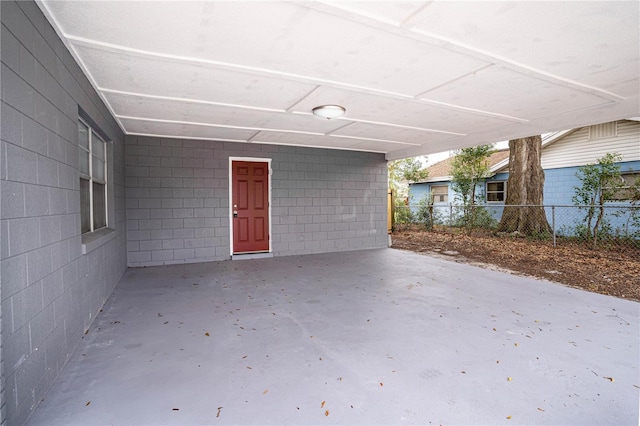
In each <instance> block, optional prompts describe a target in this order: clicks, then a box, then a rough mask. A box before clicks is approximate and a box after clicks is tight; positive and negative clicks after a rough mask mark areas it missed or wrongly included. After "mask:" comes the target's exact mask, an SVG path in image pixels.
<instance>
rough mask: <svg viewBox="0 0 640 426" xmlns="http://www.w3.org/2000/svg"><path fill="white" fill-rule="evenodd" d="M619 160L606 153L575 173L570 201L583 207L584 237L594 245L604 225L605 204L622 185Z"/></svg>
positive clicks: (613, 155)
mask: <svg viewBox="0 0 640 426" xmlns="http://www.w3.org/2000/svg"><path fill="white" fill-rule="evenodd" d="M621 160H622V156H621V155H620V154H618V153H608V154H605V156H604V157H601V158H598V159H597V160H596V163H595V164H586V165H584V166H582V167H580V168H579V169H578V172H577V173H576V177H577V178H578V179H579V180H580V183H581V184H580V186H576V187H574V191H575V192H574V196H573V198H572V200H573V203H574V204H575V205H577V206H587V207H586V210H587V214H586V216H585V226H586V234H587V237H588V238H590V239H593V241H594V244H596V243H597V240H598V233H599V232H600V231H602V229H603V227H605V226H606V220H605V207H604V205H605V203H606V202H607V201H612V200H614V199H615V196H616V194H617V193H618V192H619V191H620V190H621V189H622V187H623V186H624V182H623V181H622V177H621V173H620V165H618V164H617V163H619V162H620V161H621ZM632 195H633V188H632Z"/></svg>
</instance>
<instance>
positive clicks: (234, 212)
mask: <svg viewBox="0 0 640 426" xmlns="http://www.w3.org/2000/svg"><path fill="white" fill-rule="evenodd" d="M233 217H234V218H236V217H238V211H237V210H234V211H233Z"/></svg>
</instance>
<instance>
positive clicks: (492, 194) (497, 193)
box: [487, 182, 507, 202]
mask: <svg viewBox="0 0 640 426" xmlns="http://www.w3.org/2000/svg"><path fill="white" fill-rule="evenodd" d="M506 196H507V182H487V201H489V202H504V200H505V199H506Z"/></svg>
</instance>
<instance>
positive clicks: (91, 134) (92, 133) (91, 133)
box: [78, 117, 109, 235]
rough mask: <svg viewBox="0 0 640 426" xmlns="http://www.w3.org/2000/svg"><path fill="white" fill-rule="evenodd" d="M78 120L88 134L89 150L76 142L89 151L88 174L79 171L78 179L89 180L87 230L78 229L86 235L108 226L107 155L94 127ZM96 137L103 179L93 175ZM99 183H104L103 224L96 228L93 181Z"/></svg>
mask: <svg viewBox="0 0 640 426" xmlns="http://www.w3.org/2000/svg"><path fill="white" fill-rule="evenodd" d="M78 121H79V122H81V123H82V124H83V125H84V126H86V127H87V129H88V135H89V150H88V151H87V149H85V148H84V147H83V146H82V145H80V143H78V149H79V150H82V151H84V152H88V153H89V175H86V174H84V173H82V172H80V179H81V180H86V181H88V182H89V231H85V232H82V230H81V231H80V232H81V234H82V235H86V234H90V233H92V232H95V231H99V230H101V229H105V228H108V227H109V196H108V194H109V193H108V191H109V176H108V170H109V168H108V166H107V163H108V156H107V141H105V140H104V139H103V138H102V137H100V136H99V135H98V132H97V131H96V129H94V128H93V127H92V126H91V125H90V124H89V123H87V122H86V121H85V120H83V119H82V118H81V117H78ZM94 137H96V138H98V139H99V140H100V142H102V155H103V158H104V161H103V163H104V166H103V167H104V179H103V180H101V179H98V178H96V177H95V176H94V175H95V173H94V170H93V156H94V152H93V138H94ZM94 182H96V183H99V184H102V185H104V217H105V225H104V226H103V227H100V228H98V229H95V225H94V211H93V197H94V195H93V183H94ZM80 207H81V208H80V216H81V217H80V223H82V214H83V212H82V206H80Z"/></svg>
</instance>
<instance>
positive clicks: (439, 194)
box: [431, 185, 449, 203]
mask: <svg viewBox="0 0 640 426" xmlns="http://www.w3.org/2000/svg"><path fill="white" fill-rule="evenodd" d="M431 201H433V202H434V203H446V202H447V201H449V186H448V185H432V186H431Z"/></svg>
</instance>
